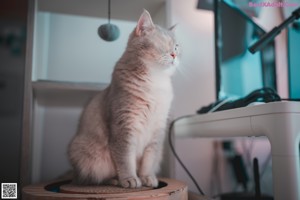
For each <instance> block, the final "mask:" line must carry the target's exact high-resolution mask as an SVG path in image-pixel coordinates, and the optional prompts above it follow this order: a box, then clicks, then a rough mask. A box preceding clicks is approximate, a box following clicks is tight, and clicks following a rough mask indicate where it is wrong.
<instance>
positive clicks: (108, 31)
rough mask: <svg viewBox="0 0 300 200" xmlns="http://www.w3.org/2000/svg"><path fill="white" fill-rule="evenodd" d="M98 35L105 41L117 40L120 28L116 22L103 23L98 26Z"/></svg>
mask: <svg viewBox="0 0 300 200" xmlns="http://www.w3.org/2000/svg"><path fill="white" fill-rule="evenodd" d="M98 35H99V36H100V38H102V39H103V40H105V41H109V42H111V41H115V40H116V39H118V38H119V36H120V29H119V28H118V27H117V26H116V25H114V24H110V23H107V24H103V25H101V26H100V27H99V28H98Z"/></svg>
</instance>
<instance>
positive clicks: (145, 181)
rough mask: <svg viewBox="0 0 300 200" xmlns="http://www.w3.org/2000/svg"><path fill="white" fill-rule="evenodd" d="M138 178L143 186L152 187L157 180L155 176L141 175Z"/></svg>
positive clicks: (156, 184) (155, 185)
mask: <svg viewBox="0 0 300 200" xmlns="http://www.w3.org/2000/svg"><path fill="white" fill-rule="evenodd" d="M140 178H141V181H142V185H143V186H146V187H154V188H155V187H157V186H158V180H157V178H156V176H142V177H140Z"/></svg>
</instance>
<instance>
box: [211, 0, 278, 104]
mask: <svg viewBox="0 0 300 200" xmlns="http://www.w3.org/2000/svg"><path fill="white" fill-rule="evenodd" d="M216 2H217V3H216V5H215V31H216V33H215V41H216V79H217V81H216V83H217V85H216V89H217V94H216V95H217V99H223V98H226V97H243V96H245V95H247V94H249V93H250V92H252V91H253V90H255V89H259V88H262V87H270V88H272V89H275V90H276V70H275V48H274V42H271V43H270V44H269V45H267V47H265V48H264V49H263V50H262V51H261V52H257V53H255V54H251V53H250V52H249V51H248V47H249V46H251V45H252V44H253V43H254V42H256V41H257V40H258V39H259V38H260V37H261V36H262V35H264V34H265V31H264V30H263V29H262V28H261V27H260V26H258V25H257V24H256V23H255V22H254V21H253V20H252V19H251V18H250V17H249V16H247V15H246V14H245V13H244V12H243V11H241V10H240V9H239V8H238V7H236V6H235V5H234V4H232V3H231V1H226V0H222V1H216Z"/></svg>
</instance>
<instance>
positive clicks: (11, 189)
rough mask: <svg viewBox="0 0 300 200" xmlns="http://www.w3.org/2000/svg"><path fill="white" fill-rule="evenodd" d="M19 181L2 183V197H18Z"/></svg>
mask: <svg viewBox="0 0 300 200" xmlns="http://www.w3.org/2000/svg"><path fill="white" fill-rule="evenodd" d="M17 191H18V190H17V183H2V184H1V194H2V195H1V198H2V199H17V196H18V195H17Z"/></svg>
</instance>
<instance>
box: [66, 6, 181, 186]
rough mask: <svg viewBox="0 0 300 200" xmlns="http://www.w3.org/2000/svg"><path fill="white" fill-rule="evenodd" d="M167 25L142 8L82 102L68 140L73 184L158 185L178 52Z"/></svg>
mask: <svg viewBox="0 0 300 200" xmlns="http://www.w3.org/2000/svg"><path fill="white" fill-rule="evenodd" d="M171 29H173V27H172V28H171ZM171 29H170V30H166V29H163V28H161V27H159V26H157V25H155V24H153V22H152V19H151V16H150V14H149V12H148V11H146V10H144V11H143V13H142V15H141V16H140V18H139V20H138V23H137V26H136V27H135V29H134V30H133V32H132V33H131V34H130V36H129V40H128V43H127V47H126V50H125V52H124V54H123V55H122V56H121V58H120V59H119V61H118V62H117V63H116V66H115V68H114V71H113V73H112V80H111V83H110V85H109V86H108V87H107V88H106V89H104V90H103V91H101V92H99V93H98V94H97V95H96V96H95V97H93V98H92V99H91V101H90V102H89V103H88V104H87V106H86V107H85V109H84V110H83V113H82V115H81V119H80V122H79V126H78V131H77V134H76V135H75V136H74V138H73V139H72V141H71V142H70V144H69V147H68V157H69V160H70V163H71V165H72V166H73V170H74V173H75V177H74V181H75V183H77V184H113V185H119V186H122V187H124V188H138V187H141V186H147V187H157V186H158V179H157V177H156V173H157V172H158V171H159V167H160V162H161V160H162V151H163V141H164V137H165V131H166V126H167V118H168V113H169V109H170V105H171V101H172V98H173V90H172V85H171V75H172V74H173V73H174V72H175V68H176V67H177V66H178V62H179V54H180V51H179V46H178V44H177V42H176V40H175V35H174V32H173V30H171Z"/></svg>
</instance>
